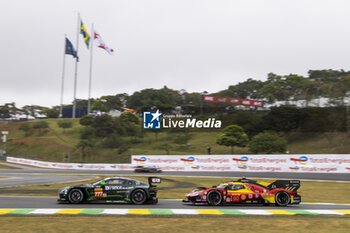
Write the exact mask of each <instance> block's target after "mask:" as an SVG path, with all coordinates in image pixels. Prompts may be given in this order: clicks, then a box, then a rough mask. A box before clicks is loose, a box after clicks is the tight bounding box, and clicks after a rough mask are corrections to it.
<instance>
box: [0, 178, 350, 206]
mask: <svg viewBox="0 0 350 233" xmlns="http://www.w3.org/2000/svg"><path fill="white" fill-rule="evenodd" d="M81 177H82V178H83V177H84V176H81ZM105 177H106V176H98V177H96V178H95V179H91V180H88V181H84V182H73V183H65V184H52V185H34V186H21V187H16V188H3V189H0V190H8V191H9V193H8V194H11V192H10V191H11V190H45V189H47V190H54V189H57V190H58V189H61V188H63V187H65V186H70V185H76V184H81V183H86V184H88V183H93V182H95V181H98V180H101V179H103V178H105ZM125 177H130V178H133V179H137V180H141V181H144V182H146V183H147V177H145V176H125ZM163 178H167V179H171V180H174V181H179V182H189V183H193V187H197V186H202V187H203V186H204V187H211V186H213V185H218V184H220V183H223V182H227V181H232V179H229V178H208V177H191V178H189V177H170V176H169V177H163ZM262 180H263V181H266V182H268V181H272V180H268V179H262ZM175 185H176V184H175V183H174V182H170V181H165V180H163V181H162V183H161V184H159V185H158V187H174V186H175ZM189 191H191V188H173V189H165V190H159V192H158V197H159V198H161V199H183V198H184V197H185V194H186V193H188V192H189ZM298 193H299V194H300V195H301V197H302V201H303V202H326V203H327V202H328V203H350V183H347V182H344V183H338V182H317V181H302V182H301V187H300V189H299V190H298ZM2 194H6V193H2ZM11 195H12V194H11ZM17 195H20V194H17ZM26 195H40V196H42V195H51V196H55V195H56V193H49V194H43V193H40V194H34V193H33V194H26Z"/></svg>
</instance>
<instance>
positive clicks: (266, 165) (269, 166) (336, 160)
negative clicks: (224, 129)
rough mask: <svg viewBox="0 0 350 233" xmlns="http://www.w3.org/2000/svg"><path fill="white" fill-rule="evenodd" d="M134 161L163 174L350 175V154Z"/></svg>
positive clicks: (137, 158) (148, 157)
mask: <svg viewBox="0 0 350 233" xmlns="http://www.w3.org/2000/svg"><path fill="white" fill-rule="evenodd" d="M131 160H132V164H133V165H135V166H136V165H156V166H159V167H160V168H161V169H162V170H163V171H236V172H237V171H240V172H296V173H297V172H302V173H304V172H308V173H350V155H349V154H304V155H301V154H279V155H275V154H274V155H183V156H181V155H172V156H159V155H140V156H132V159H131Z"/></svg>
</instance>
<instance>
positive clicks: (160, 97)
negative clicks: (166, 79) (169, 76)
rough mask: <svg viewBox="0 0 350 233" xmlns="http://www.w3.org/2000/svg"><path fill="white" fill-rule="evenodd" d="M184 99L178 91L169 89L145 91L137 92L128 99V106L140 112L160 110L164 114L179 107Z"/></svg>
mask: <svg viewBox="0 0 350 233" xmlns="http://www.w3.org/2000/svg"><path fill="white" fill-rule="evenodd" d="M181 101H182V97H181V95H180V93H179V92H178V91H175V90H172V89H169V88H167V87H166V86H165V87H163V88H162V89H158V90H157V89H143V90H141V91H140V92H135V93H134V94H132V95H131V96H130V97H129V98H128V106H129V107H130V108H133V109H136V110H138V111H146V110H151V109H159V110H160V111H162V112H166V111H169V110H171V109H172V108H173V107H175V106H178V105H179V104H180V103H181Z"/></svg>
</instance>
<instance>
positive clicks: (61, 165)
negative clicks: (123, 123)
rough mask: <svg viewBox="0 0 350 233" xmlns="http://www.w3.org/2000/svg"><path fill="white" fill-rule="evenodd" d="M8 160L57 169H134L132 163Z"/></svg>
mask: <svg viewBox="0 0 350 233" xmlns="http://www.w3.org/2000/svg"><path fill="white" fill-rule="evenodd" d="M6 161H7V162H10V163H17V164H24V165H30V166H35V167H42V168H55V169H75V170H106V171H108V170H109V171H118V170H133V169H134V165H132V164H112V163H111V164H105V163H104V164H98V163H96V164H92V163H54V162H43V161H38V160H32V159H23V158H15V157H9V156H8V157H7V158H6Z"/></svg>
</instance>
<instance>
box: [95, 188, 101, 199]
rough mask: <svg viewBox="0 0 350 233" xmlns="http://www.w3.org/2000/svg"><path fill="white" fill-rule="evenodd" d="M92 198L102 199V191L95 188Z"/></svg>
mask: <svg viewBox="0 0 350 233" xmlns="http://www.w3.org/2000/svg"><path fill="white" fill-rule="evenodd" d="M94 196H95V197H103V189H102V188H95V189H94Z"/></svg>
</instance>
